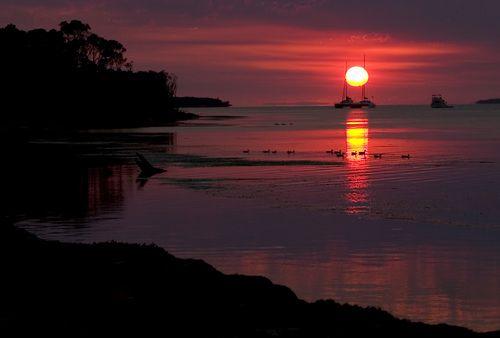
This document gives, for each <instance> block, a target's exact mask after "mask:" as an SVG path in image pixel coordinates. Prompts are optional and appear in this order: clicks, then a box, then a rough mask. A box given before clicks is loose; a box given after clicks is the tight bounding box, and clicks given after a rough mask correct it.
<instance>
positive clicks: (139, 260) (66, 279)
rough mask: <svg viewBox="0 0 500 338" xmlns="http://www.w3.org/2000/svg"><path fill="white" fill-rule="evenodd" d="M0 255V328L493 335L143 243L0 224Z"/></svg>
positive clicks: (82, 333) (44, 332) (6, 332)
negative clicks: (316, 294) (304, 295)
mask: <svg viewBox="0 0 500 338" xmlns="http://www.w3.org/2000/svg"><path fill="white" fill-rule="evenodd" d="M0 263H1V271H2V275H1V276H2V277H1V278H2V283H1V294H0V297H1V302H0V336H2V337H11V336H28V335H29V336H35V335H36V336H50V337H55V336H61V337H62V336H64V337H105V336H108V337H109V336H121V337H124V336H126V337H132V336H134V337H151V336H160V335H161V336H165V337H168V336H171V337H500V334H498V333H490V334H479V333H475V332H473V331H470V330H467V329H464V328H460V327H454V326H448V325H426V324H421V323H413V322H409V321H406V320H400V319H396V318H394V317H393V316H392V315H390V314H389V313H387V312H384V311H382V310H379V309H375V308H361V307H357V306H351V305H341V304H338V303H336V302H334V301H331V300H329V301H318V302H315V303H307V302H305V301H302V300H300V299H298V298H297V297H296V296H295V294H294V293H293V292H292V291H291V290H290V289H288V288H286V287H284V286H279V285H275V284H273V283H271V282H270V281H269V280H268V279H266V278H263V277H250V276H241V275H225V274H223V273H221V272H219V271H217V270H215V269H214V268H213V267H211V266H210V265H208V264H206V263H204V262H203V261H200V260H190V259H178V258H175V257H174V256H172V255H170V254H168V253H167V252H166V251H164V250H163V249H161V248H158V247H156V246H152V245H149V246H146V245H135V244H120V243H102V244H93V245H86V244H70V243H61V242H54V241H44V240H40V239H38V238H37V237H35V236H32V235H30V234H28V233H27V232H25V231H23V230H19V229H16V228H14V227H12V226H6V225H0Z"/></svg>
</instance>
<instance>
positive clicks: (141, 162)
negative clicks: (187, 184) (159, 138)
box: [135, 153, 165, 177]
mask: <svg viewBox="0 0 500 338" xmlns="http://www.w3.org/2000/svg"><path fill="white" fill-rule="evenodd" d="M136 156H137V158H136V159H135V163H137V166H138V167H139V168H140V169H141V176H142V177H150V176H153V175H156V174H159V173H162V172H165V169H162V168H156V167H153V165H152V164H151V163H149V161H148V160H147V159H146V158H145V157H144V155H142V154H139V153H136Z"/></svg>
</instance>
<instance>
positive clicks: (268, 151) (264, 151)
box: [262, 149, 271, 154]
mask: <svg viewBox="0 0 500 338" xmlns="http://www.w3.org/2000/svg"><path fill="white" fill-rule="evenodd" d="M262 152H263V153H264V154H269V153H270V152H271V149H267V150H262Z"/></svg>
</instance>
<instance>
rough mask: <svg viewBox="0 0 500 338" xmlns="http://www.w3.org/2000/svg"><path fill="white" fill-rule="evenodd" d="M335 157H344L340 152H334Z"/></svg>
mask: <svg viewBox="0 0 500 338" xmlns="http://www.w3.org/2000/svg"><path fill="white" fill-rule="evenodd" d="M335 155H337V157H345V153H343V152H342V151H340V152H335Z"/></svg>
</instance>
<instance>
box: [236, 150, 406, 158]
mask: <svg viewBox="0 0 500 338" xmlns="http://www.w3.org/2000/svg"><path fill="white" fill-rule="evenodd" d="M262 152H263V153H264V154H277V153H278V151H277V150H271V149H266V150H262ZM243 153H244V154H250V149H246V150H243ZM286 153H287V154H288V155H291V154H295V150H287V151H286ZM326 153H327V154H331V155H335V156H337V157H342V158H344V157H346V156H347V154H346V153H345V152H343V151H342V150H333V149H330V150H327V151H326ZM367 155H368V151H367V150H366V149H365V150H363V151H352V152H351V156H364V157H366V156H367ZM382 155H384V154H383V153H374V154H372V156H373V158H376V159H381V158H382ZM401 158H404V159H410V158H411V156H410V154H403V155H401Z"/></svg>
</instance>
